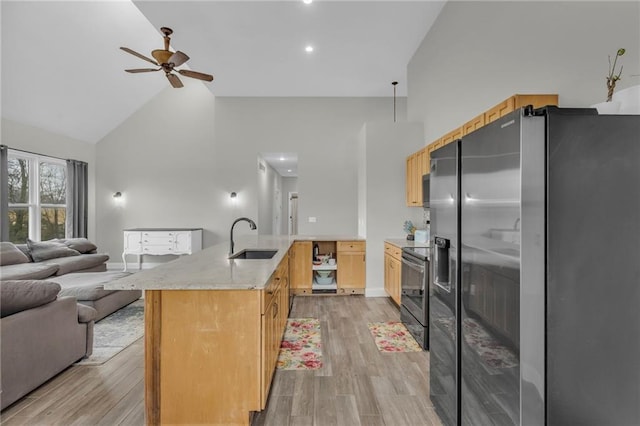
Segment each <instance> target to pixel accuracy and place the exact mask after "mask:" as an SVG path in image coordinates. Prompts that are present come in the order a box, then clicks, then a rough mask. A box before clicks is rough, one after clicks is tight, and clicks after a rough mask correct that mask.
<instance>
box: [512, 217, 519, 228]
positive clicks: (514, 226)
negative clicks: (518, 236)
mask: <svg viewBox="0 0 640 426" xmlns="http://www.w3.org/2000/svg"><path fill="white" fill-rule="evenodd" d="M519 224H520V218H517V219H516V222H515V223H514V224H513V230H514V231H518V230H519V229H520V228H518V225H519Z"/></svg>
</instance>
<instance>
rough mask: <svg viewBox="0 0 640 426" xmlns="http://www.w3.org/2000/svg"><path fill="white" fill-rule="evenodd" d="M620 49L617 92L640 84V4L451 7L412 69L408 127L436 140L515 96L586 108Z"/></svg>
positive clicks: (599, 97) (602, 92)
mask: <svg viewBox="0 0 640 426" xmlns="http://www.w3.org/2000/svg"><path fill="white" fill-rule="evenodd" d="M620 47H624V48H626V50H627V51H626V54H625V55H624V56H623V57H622V58H621V61H622V64H624V71H623V74H622V80H621V81H620V82H619V83H618V88H619V89H622V88H625V87H629V86H632V85H636V84H640V77H632V75H633V74H640V57H639V55H640V2H637V1H630V2H609V1H607V2H590V1H588V2H577V1H576V2H573V1H567V2H519V1H498V2H487V1H480V2H475V1H470V2H465V1H449V2H447V4H446V5H445V6H444V8H443V9H442V12H441V13H440V16H439V17H438V19H437V20H436V22H435V24H434V25H433V27H432V28H431V29H430V30H429V32H428V33H427V35H426V37H425V39H424V40H423V42H422V44H421V45H420V47H419V48H418V50H417V51H416V53H415V55H414V57H413V58H412V60H411V61H410V63H409V66H408V70H407V74H408V92H409V96H408V112H409V120H415V121H422V122H424V123H425V136H426V140H427V141H432V140H434V139H435V138H437V137H439V136H442V135H443V134H445V133H446V132H448V131H450V130H452V129H454V128H456V127H459V126H460V125H462V124H463V123H465V122H466V121H468V120H470V119H471V118H473V117H475V116H476V115H478V114H479V113H481V112H482V111H485V110H487V109H488V108H490V107H492V106H493V105H495V104H497V103H498V102H500V101H502V100H503V99H505V98H507V97H509V96H511V95H513V94H515V93H558V94H559V95H560V105H561V106H567V107H588V106H589V105H592V104H594V103H597V102H601V101H604V100H605V98H606V94H607V91H606V86H605V76H606V75H607V73H608V61H607V55H615V53H616V51H617V50H618V48H620ZM619 63H620V61H619Z"/></svg>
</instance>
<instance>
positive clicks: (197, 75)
mask: <svg viewBox="0 0 640 426" xmlns="http://www.w3.org/2000/svg"><path fill="white" fill-rule="evenodd" d="M176 71H178V72H179V73H180V74H181V75H184V76H185V77H191V78H197V79H198V80H204V81H213V76H212V75H209V74H204V73H201V72H197V71H190V70H176Z"/></svg>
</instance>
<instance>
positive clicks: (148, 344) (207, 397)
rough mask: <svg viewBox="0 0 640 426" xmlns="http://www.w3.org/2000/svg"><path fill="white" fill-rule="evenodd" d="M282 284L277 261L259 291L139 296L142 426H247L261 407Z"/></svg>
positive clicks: (283, 309)
mask: <svg viewBox="0 0 640 426" xmlns="http://www.w3.org/2000/svg"><path fill="white" fill-rule="evenodd" d="M288 278H289V263H288V257H285V258H284V259H283V260H282V262H281V263H280V265H279V266H278V268H277V269H276V271H275V272H274V274H273V275H272V277H271V278H270V281H269V284H268V285H267V286H266V287H265V288H264V289H263V290H147V291H146V292H145V348H146V349H145V401H146V402H145V407H146V412H145V416H146V423H147V424H205V423H206V424H244V425H248V424H249V421H250V413H251V411H261V410H263V409H264V408H265V407H266V403H267V399H268V395H269V389H270V387H271V382H272V378H273V374H274V372H275V368H276V363H277V358H278V351H279V348H280V342H281V340H282V336H283V333H284V329H285V326H286V321H287V310H288V309H287V307H288V303H287V299H286V295H287V287H288ZM194 384H197V386H198V387H197V391H194V388H193V386H194Z"/></svg>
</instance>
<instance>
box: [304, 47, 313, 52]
mask: <svg viewBox="0 0 640 426" xmlns="http://www.w3.org/2000/svg"><path fill="white" fill-rule="evenodd" d="M304 51H305V52H307V53H311V52H313V46H307V47H305V48H304Z"/></svg>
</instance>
